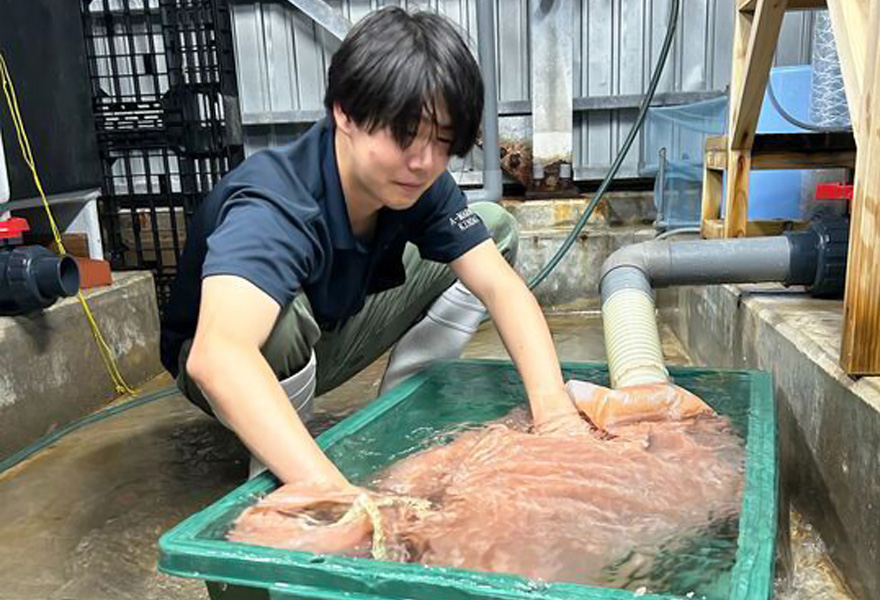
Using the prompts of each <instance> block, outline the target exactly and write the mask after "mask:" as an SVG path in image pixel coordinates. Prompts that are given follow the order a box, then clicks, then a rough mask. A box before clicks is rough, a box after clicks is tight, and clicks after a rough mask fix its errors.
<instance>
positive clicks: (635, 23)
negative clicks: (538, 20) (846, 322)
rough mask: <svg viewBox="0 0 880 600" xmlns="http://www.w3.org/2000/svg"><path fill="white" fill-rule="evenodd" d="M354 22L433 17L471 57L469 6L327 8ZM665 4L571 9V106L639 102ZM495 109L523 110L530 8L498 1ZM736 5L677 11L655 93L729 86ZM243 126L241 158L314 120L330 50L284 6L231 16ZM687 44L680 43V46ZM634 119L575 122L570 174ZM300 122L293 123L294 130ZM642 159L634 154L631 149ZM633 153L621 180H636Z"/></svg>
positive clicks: (800, 17)
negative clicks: (462, 36)
mask: <svg viewBox="0 0 880 600" xmlns="http://www.w3.org/2000/svg"><path fill="white" fill-rule="evenodd" d="M327 3H328V4H329V5H331V6H333V7H335V8H337V9H338V10H339V11H340V12H341V13H342V14H343V15H344V16H345V17H346V18H348V19H349V20H351V21H352V22H355V21H357V20H358V19H360V18H362V17H363V16H364V15H365V14H367V13H368V12H370V11H372V10H375V9H376V8H379V7H381V6H384V5H388V4H395V5H398V6H403V7H404V8H407V9H416V8H421V9H428V10H434V11H437V12H440V13H442V14H444V15H446V16H448V17H449V18H451V19H452V20H454V21H455V22H457V23H459V24H460V25H461V26H462V28H463V29H464V31H465V32H466V33H467V35H468V37H469V39H470V40H471V43H472V45H473V47H474V49H476V41H475V40H476V37H477V36H476V4H475V3H476V0H422V1H417V0H400V1H397V2H394V1H383V0H335V1H334V0H328V2H327ZM669 3H670V0H580V1H579V2H576V4H575V7H576V8H575V11H576V15H575V17H576V18H575V32H574V38H575V58H574V61H575V63H574V87H573V89H574V91H575V94H576V95H577V96H582V97H590V96H593V97H595V96H610V95H618V94H640V93H643V92H644V89H645V88H646V87H647V84H648V80H649V78H650V75H651V70H652V69H653V67H654V63H655V61H656V58H657V54H658V53H659V50H660V46H661V44H662V41H663V36H664V34H665V28H666V20H667V15H668V11H669ZM496 5H497V10H496V15H497V21H498V30H497V31H498V37H497V40H498V42H497V43H498V56H499V68H498V72H499V86H498V89H499V100H500V102H502V103H506V102H522V101H528V100H529V47H528V39H529V38H528V25H529V24H528V0H496ZM733 11H734V0H682V10H681V13H680V23H679V28H678V32H677V35H676V42H675V45H674V48H673V51H672V55H671V56H670V61H669V63H668V64H667V65H666V69H665V72H664V75H663V80H662V82H661V84H660V88H659V91H660V92H700V91H713V90H723V89H724V88H725V87H726V86H727V84H728V81H729V77H730V62H731V52H732V34H733V16H734V12H733ZM812 20H813V16H812V13H810V12H802V13H790V14H788V15H786V17H785V22H784V24H783V29H782V33H781V36H780V43H779V49H778V51H777V58H776V64H778V65H789V64H804V63H808V62H809V60H810V38H811V35H810V33H811V30H812ZM233 22H234V35H235V44H236V61H237V66H238V82H239V87H240V97H241V111H242V120H243V122H244V123H245V125H246V148H247V150H248V151H249V152H252V151H254V150H256V149H259V148H262V147H265V146H266V145H269V144H276V143H282V142H284V141H286V140H288V139H291V138H292V137H293V136H294V135H295V134H296V133H297V132H298V131H300V130H301V129H302V127H303V125H302V121H303V120H308V119H313V118H316V117H318V116H320V114H321V111H322V98H323V93H324V74H325V71H326V67H327V65H328V63H329V59H330V56H332V54H333V52H334V50H335V49H336V47H337V46H338V42H337V41H336V40H334V39H333V37H332V36H331V35H330V34H328V33H327V32H325V31H324V30H323V29H322V28H321V27H319V26H318V25H316V24H315V23H314V22H312V21H311V20H310V19H309V18H308V17H307V16H305V15H304V14H303V13H302V12H300V11H299V10H297V9H296V8H293V7H292V6H291V5H290V4H288V3H286V2H284V1H283V0H276V1H263V2H253V3H236V4H235V5H234V10H233ZM685 40H686V43H685ZM635 116H636V109H635V108H617V109H611V110H602V109H599V110H590V111H586V112H578V113H576V114H575V116H574V119H575V140H574V153H575V175H576V177H577V178H578V179H593V178H598V177H601V176H602V175H604V172H605V170H606V168H607V167H608V165H609V164H610V163H611V161H612V160H613V158H614V155H615V154H616V152H617V149H618V147H619V144H621V143H622V141H623V138H624V137H625V136H626V133H627V131H628V130H629V127H630V126H631V125H632V122H633V120H634V119H635ZM297 122H299V124H296V123H297ZM635 148H640V144H637V145H635V146H634V149H635ZM640 162H641V161H640V156H638V152H637V151H636V150H633V151H632V152H631V153H630V156H628V157H627V161H626V162H625V163H624V166H623V168H622V169H621V176H624V177H634V176H637V174H638V165H639V163H640Z"/></svg>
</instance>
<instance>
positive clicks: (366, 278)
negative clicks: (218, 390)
mask: <svg viewBox="0 0 880 600" xmlns="http://www.w3.org/2000/svg"><path fill="white" fill-rule="evenodd" d="M489 237H490V235H489V232H488V230H487V229H486V227H485V225H484V224H483V222H482V221H481V220H480V219H479V217H477V216H476V215H475V214H474V213H472V212H471V211H470V209H468V207H467V202H466V200H465V197H464V194H463V193H462V192H461V190H460V189H459V188H458V185H457V184H456V183H455V181H454V180H453V179H452V176H451V175H449V173H444V174H443V175H441V176H440V177H439V178H438V179H437V181H436V182H434V184H433V185H432V186H431V187H430V188H428V190H427V191H426V192H425V193H424V194H422V196H421V197H420V198H419V199H418V201H417V202H416V203H415V204H414V205H413V206H412V207H410V208H408V209H406V210H391V209H387V208H383V209H382V210H380V211H379V215H378V221H377V224H376V231H375V234H374V236H373V239H372V240H371V241H369V242H366V241H364V240H362V239H359V238H357V237H355V235H354V234H353V233H352V231H351V225H350V223H349V220H348V211H347V209H346V205H345V198H344V196H343V195H342V186H341V184H340V182H339V171H338V169H337V166H336V154H335V149H334V131H333V127H332V125H330V124H328V122H327V121H326V119H324V120H321V121H319V122H318V123H316V124H315V125H314V126H312V127H311V128H310V129H309V130H308V131H307V132H306V133H305V134H303V135H302V136H300V137H299V138H298V139H297V140H296V141H295V142H293V143H291V144H288V145H286V146H281V147H278V148H272V149H269V150H264V151H261V152H258V153H257V154H254V155H253V156H251V157H249V158H248V159H247V160H245V161H244V162H242V163H241V165H239V166H238V167H237V168H236V169H235V170H233V171H232V172H230V173H229V174H227V175H226V177H224V178H223V179H222V180H221V181H220V183H219V184H217V186H215V188H214V189H213V190H212V192H211V194H210V195H209V196H208V198H207V199H206V200H205V202H204V203H202V205H201V207H200V208H199V210H198V212H197V213H196V215H195V217H194V219H193V221H192V223H191V224H190V228H189V230H188V232H187V239H186V246H185V248H184V251H183V254H182V255H181V258H180V261H179V264H178V275H177V278H176V280H175V282H174V285H173V286H172V289H171V298H170V300H169V303H168V305H167V306H166V308H165V314H164V316H163V319H162V338H161V358H162V363H163V364H164V365H165V368H166V369H168V371H169V372H171V374H172V375H174V376H177V372H178V364H177V363H178V355H179V353H180V348H181V346H182V345H183V343H184V341H186V340H187V339H191V338H192V337H193V336H194V335H195V331H196V324H197V322H198V317H199V303H200V300H201V282H202V278H203V277H208V276H210V275H235V276H238V277H242V278H244V279H247V280H248V281H250V282H251V283H253V284H254V285H255V286H257V287H258V288H260V289H261V290H262V291H264V292H265V293H266V294H268V295H269V296H270V297H271V298H272V299H273V300H275V301H276V302H277V303H278V305H279V306H281V307H284V306H286V305H287V304H288V303H290V302H291V301H292V300H293V298H294V297H295V295H296V294H297V293H298V292H300V291H301V290H302V291H304V292H305V294H306V295H307V296H308V298H309V302H310V303H311V305H312V310H313V312H314V315H315V319H316V320H317V322H318V324H319V325H320V326H321V327H322V328H323V329H327V328H331V327H334V326H335V325H337V324H339V323H341V322H343V321H345V320H346V319H348V318H349V317H351V316H352V315H354V314H355V313H357V312H358V311H359V310H360V309H361V308H362V307H363V305H364V300H365V299H366V296H367V295H368V294H374V293H377V292H381V291H384V290H387V289H389V288H392V287H396V286H399V285H401V284H403V282H404V281H405V279H406V276H405V272H404V268H403V262H402V255H403V248H404V246H405V244H406V242H412V243H414V244H415V245H416V246H417V247H418V249H419V252H420V254H421V256H422V258H425V259H428V260H433V261H438V262H444V263H448V262H450V261H452V260H455V259H456V258H458V257H459V256H461V255H462V254H464V253H465V252H467V251H468V250H470V249H471V248H473V247H474V246H476V245H477V244H479V243H481V242H483V241H485V240H487V239H489Z"/></svg>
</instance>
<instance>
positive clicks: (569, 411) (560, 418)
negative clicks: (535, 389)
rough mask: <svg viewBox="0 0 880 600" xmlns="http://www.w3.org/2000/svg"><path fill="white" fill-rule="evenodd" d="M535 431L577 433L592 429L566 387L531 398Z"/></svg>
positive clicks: (542, 432) (556, 433) (544, 433)
mask: <svg viewBox="0 0 880 600" xmlns="http://www.w3.org/2000/svg"><path fill="white" fill-rule="evenodd" d="M529 404H530V405H531V406H532V422H533V423H534V431H535V433H537V434H540V435H575V434H581V433H587V432H589V431H590V425H589V424H588V423H587V422H586V421H585V420H584V418H583V417H582V416H581V415H580V413H579V412H578V410H577V408H576V407H575V405H574V402H573V401H572V399H571V396H569V394H568V392H567V391H566V390H565V388H562V389H561V390H559V392H557V393H556V394H552V395H549V396H547V397H542V398H540V399H537V398H535V399H531V398H530V401H529Z"/></svg>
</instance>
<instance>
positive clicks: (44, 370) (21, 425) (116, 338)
mask: <svg viewBox="0 0 880 600" xmlns="http://www.w3.org/2000/svg"><path fill="white" fill-rule="evenodd" d="M86 298H87V299H88V301H89V305H90V306H91V308H92V312H93V314H94V315H95V319H96V320H97V322H98V324H99V325H100V327H101V331H102V332H103V334H104V338H105V339H106V341H107V344H108V345H109V346H110V348H111V349H112V350H113V352H114V354H115V356H116V359H117V361H118V364H119V368H120V370H121V371H122V375H123V377H125V379H126V381H127V382H128V383H129V385H138V384H141V383H143V382H144V381H146V380H147V379H150V378H152V377H154V376H155V375H157V374H158V373H160V372H161V371H162V366H161V364H160V363H159V356H158V347H159V317H158V311H157V309H156V292H155V288H154V285H153V277H152V275H150V273H148V272H147V273H142V272H136V273H114V283H113V285H112V286H111V287H107V288H100V289H96V290H90V291H89V292H88V293H87V294H86ZM0 344H2V347H3V352H2V354H0V458H2V457H6V456H9V455H10V454H11V453H12V452H14V451H16V450H18V449H20V448H22V447H24V446H25V445H27V444H29V443H31V442H32V441H34V440H36V439H37V438H39V437H41V436H43V435H45V434H46V433H48V432H50V431H52V430H53V429H55V428H56V427H59V426H62V425H65V424H67V423H69V422H71V421H73V420H75V419H77V418H79V417H81V416H83V415H85V414H88V413H89V412H91V411H93V410H95V409H97V408H100V407H102V406H103V405H104V404H106V402H107V401H108V400H111V399H112V398H114V397H115V396H116V392H115V389H114V387H113V382H112V381H111V379H110V376H109V375H108V374H107V371H106V370H105V368H104V363H103V361H102V359H101V355H100V352H99V351H98V347H97V345H96V343H95V340H94V338H93V337H92V333H91V329H90V328H89V325H88V322H87V321H86V318H85V315H84V314H83V311H82V308H81V306H80V304H79V301H78V300H77V299H76V298H68V299H66V300H63V301H61V302H58V303H56V304H55V305H53V306H51V307H50V308H49V309H48V310H46V311H44V312H42V313H35V314H32V315H28V316H24V317H0Z"/></svg>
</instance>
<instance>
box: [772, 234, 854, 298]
mask: <svg viewBox="0 0 880 600" xmlns="http://www.w3.org/2000/svg"><path fill="white" fill-rule="evenodd" d="M785 236H786V237H787V238H788V241H789V243H790V244H791V267H790V269H789V277H788V278H787V279H786V281H785V283H786V285H805V286H807V292H809V293H810V295H812V296H814V297H816V298H840V297H842V296H843V290H844V284H845V281H846V257H847V252H848V250H849V220H848V219H828V218H825V219H816V220H814V221H813V222H812V224H811V225H810V229H808V230H807V231H790V232H786V233H785Z"/></svg>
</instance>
